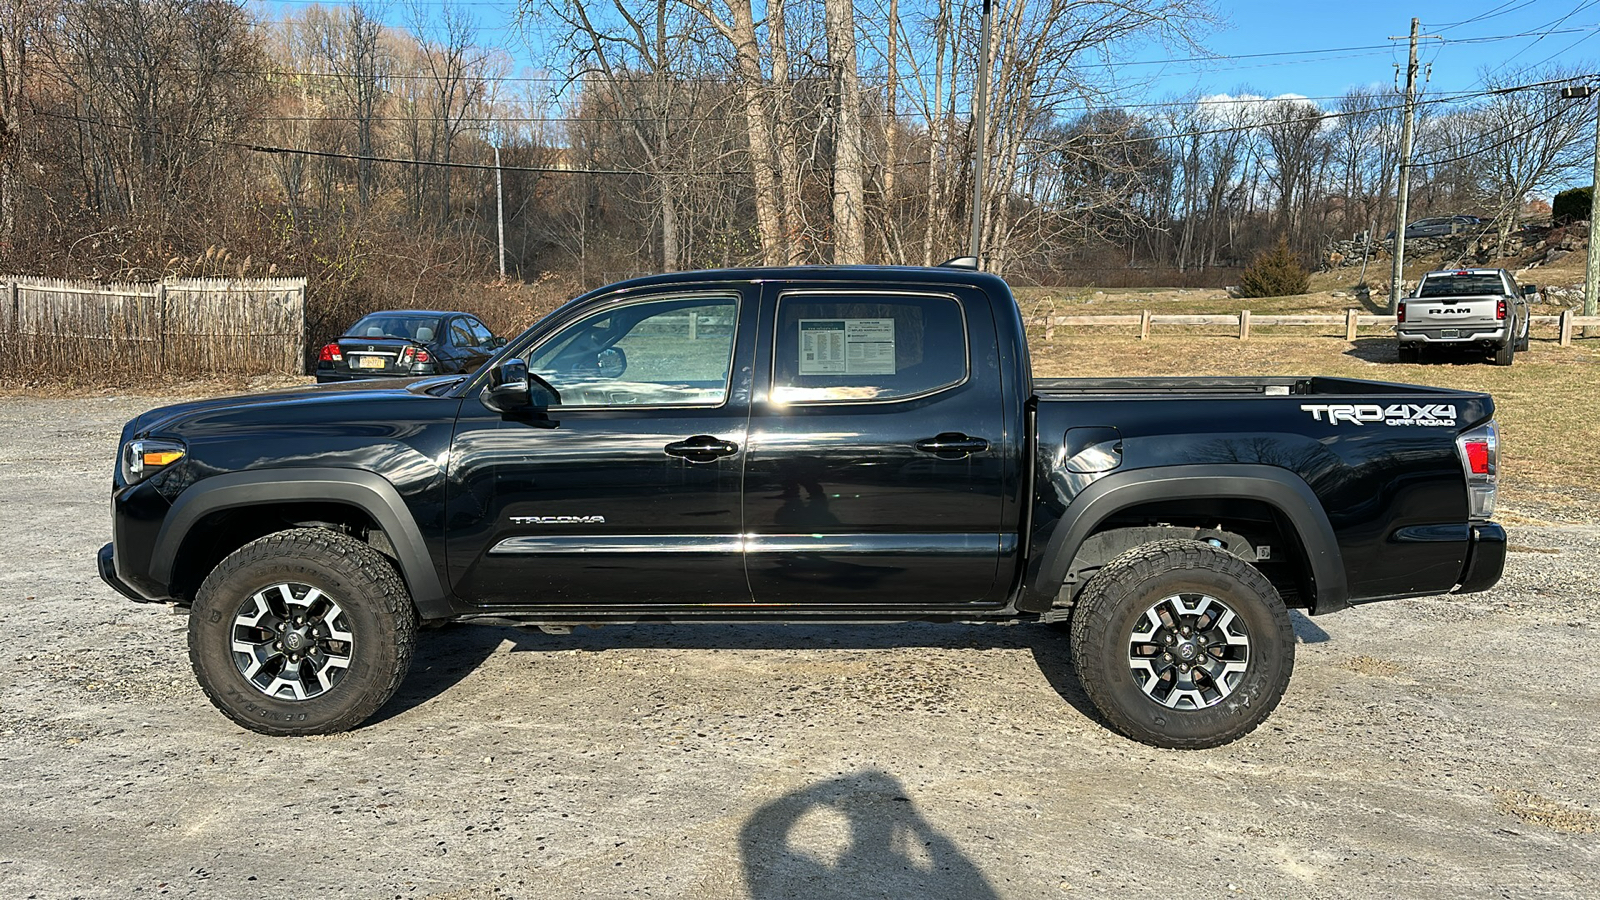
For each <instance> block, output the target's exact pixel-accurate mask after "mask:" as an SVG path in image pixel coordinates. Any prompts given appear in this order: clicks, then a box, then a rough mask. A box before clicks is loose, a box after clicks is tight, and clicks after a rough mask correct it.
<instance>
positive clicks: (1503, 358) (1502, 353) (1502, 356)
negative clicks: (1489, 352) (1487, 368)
mask: <svg viewBox="0 0 1600 900" xmlns="http://www.w3.org/2000/svg"><path fill="white" fill-rule="evenodd" d="M1516 358H1517V339H1516V338H1515V337H1507V338H1506V342H1505V343H1504V344H1501V345H1500V346H1498V347H1496V348H1494V364H1495V365H1497V366H1509V365H1511V363H1512V361H1514V360H1515V359H1516Z"/></svg>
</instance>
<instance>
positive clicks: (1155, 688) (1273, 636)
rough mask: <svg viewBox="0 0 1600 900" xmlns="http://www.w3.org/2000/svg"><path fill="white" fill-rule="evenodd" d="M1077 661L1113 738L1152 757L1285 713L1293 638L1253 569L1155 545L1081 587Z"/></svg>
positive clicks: (1205, 548)
mask: <svg viewBox="0 0 1600 900" xmlns="http://www.w3.org/2000/svg"><path fill="white" fill-rule="evenodd" d="M1072 659H1073V665H1074V666H1076V668H1077V671H1078V679H1079V681H1081V682H1082V683H1083V689H1084V692H1085V693H1087V694H1088V695H1089V699H1090V700H1091V701H1092V702H1093V703H1094V705H1095V708H1097V709H1098V710H1100V713H1101V714H1102V715H1104V716H1105V718H1106V721H1107V723H1109V724H1110V726H1111V727H1112V728H1113V729H1115V730H1116V731H1118V732H1120V733H1122V734H1124V735H1126V736H1128V737H1130V738H1133V739H1134V740H1136V741H1139V742H1141V743H1145V744H1149V745H1151V746H1154V747H1167V748H1176V749H1201V748H1206V747H1218V746H1221V745H1223V744H1226V743H1229V742H1231V741H1235V740H1237V739H1239V738H1241V737H1243V736H1244V735H1246V734H1249V733H1250V732H1251V731H1253V730H1254V729H1255V728H1256V726H1257V725H1260V724H1261V723H1262V721H1264V720H1265V719H1266V718H1267V716H1268V715H1269V714H1270V713H1271V712H1272V710H1273V708H1274V707H1276V706H1277V705H1278V700H1279V699H1280V698H1281V697H1282V696H1283V692H1284V690H1285V689H1286V688H1287V687H1288V685H1289V675H1290V673H1291V672H1292V671H1293V669H1294V629H1293V628H1292V627H1291V626H1290V624H1289V612H1288V610H1287V609H1286V608H1285V607H1284V605H1283V600H1282V598H1280V597H1279V596H1278V591H1277V589H1276V588H1274V587H1273V586H1272V583H1271V582H1270V581H1268V580H1267V579H1266V577H1265V576H1263V575H1262V574H1261V573H1260V572H1259V571H1257V570H1256V568H1255V567H1254V566H1251V565H1250V564H1249V563H1246V562H1245V561H1244V560H1241V559H1239V558H1238V557H1235V556H1232V555H1230V554H1228V553H1226V552H1224V551H1222V550H1220V549H1218V548H1216V547H1212V546H1210V545H1208V544H1203V543H1200V542H1198V541H1182V540H1169V541H1156V542H1154V543H1150V544H1146V545H1144V546H1142V547H1137V548H1135V549H1133V550H1130V551H1128V552H1127V553H1124V554H1123V555H1122V556H1120V557H1118V558H1117V559H1115V560H1113V561H1112V562H1111V563H1110V564H1109V565H1107V566H1106V567H1105V568H1103V569H1101V570H1100V572H1099V573H1098V574H1097V575H1095V577H1094V578H1093V579H1091V580H1090V582H1089V583H1088V584H1087V585H1085V586H1084V589H1083V593H1082V594H1081V595H1080V596H1079V598H1078V601H1077V606H1076V608H1075V609H1074V611H1073V616H1072Z"/></svg>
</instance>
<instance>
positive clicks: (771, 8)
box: [767, 0, 806, 266]
mask: <svg viewBox="0 0 1600 900" xmlns="http://www.w3.org/2000/svg"><path fill="white" fill-rule="evenodd" d="M788 31H789V30H788V27H787V23H786V20H785V18H784V0H771V2H770V3H769V4H768V6H767V37H768V38H769V39H770V40H771V41H772V104H773V108H774V110H775V112H776V115H774V116H773V120H772V121H773V125H774V129H773V130H774V132H775V134H774V138H775V141H776V143H777V151H778V181H779V186H780V189H781V192H782V195H783V243H784V249H785V250H786V259H787V261H788V263H789V264H790V265H792V266H796V265H799V264H801V263H803V262H805V261H806V247H805V241H804V237H805V234H804V231H805V217H804V216H803V215H802V214H801V212H800V147H799V144H798V143H797V142H796V138H795V129H794V122H793V118H792V116H791V110H790V102H791V100H792V98H791V97H790V85H789V39H788Z"/></svg>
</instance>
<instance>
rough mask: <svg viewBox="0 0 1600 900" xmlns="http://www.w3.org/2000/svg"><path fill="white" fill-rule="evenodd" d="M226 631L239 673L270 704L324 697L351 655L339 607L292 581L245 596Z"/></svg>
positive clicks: (351, 640) (341, 675) (346, 626)
mask: <svg viewBox="0 0 1600 900" xmlns="http://www.w3.org/2000/svg"><path fill="white" fill-rule="evenodd" d="M230 632H231V633H230V639H231V646H232V651H233V662H234V665H235V666H236V667H238V669H239V674H240V675H243V676H244V679H245V681H248V682H249V683H250V684H251V686H253V687H254V688H255V689H256V690H258V691H260V692H261V693H262V694H264V695H266V696H268V697H271V698H273V699H274V700H288V701H300V700H310V699H312V698H314V697H319V696H321V695H323V694H325V693H327V692H328V691H330V690H332V689H333V688H334V687H335V686H337V685H338V684H339V682H340V681H342V680H343V679H344V676H345V674H346V673H347V672H348V671H349V669H350V662H351V659H352V655H353V653H354V652H355V635H354V634H353V633H352V632H351V630H350V624H349V622H348V620H347V617H346V615H345V611H344V608H343V607H341V606H340V605H339V603H338V602H337V601H336V600H334V598H332V597H330V596H328V595H327V594H325V593H323V592H322V591H321V590H320V589H318V588H315V587H312V586H311V585H308V584H299V583H296V582H280V583H278V584H274V585H271V586H269V587H266V588H263V589H261V590H259V591H257V592H255V593H254V594H251V595H250V596H248V597H246V598H245V599H244V600H243V601H242V602H241V603H240V604H239V608H238V610H237V611H236V612H235V613H234V617H233V625H232V628H231V629H230Z"/></svg>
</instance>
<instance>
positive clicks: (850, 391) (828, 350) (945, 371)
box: [772, 292, 967, 403]
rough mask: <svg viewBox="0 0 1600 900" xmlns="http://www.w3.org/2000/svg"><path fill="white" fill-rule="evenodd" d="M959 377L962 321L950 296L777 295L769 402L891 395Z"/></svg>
mask: <svg viewBox="0 0 1600 900" xmlns="http://www.w3.org/2000/svg"><path fill="white" fill-rule="evenodd" d="M966 378H967V331H966V322H965V320H964V319H963V318H962V314H961V305H960V304H959V303H958V302H956V299H955V298H954V297H949V296H943V295H928V296H917V295H894V294H891V295H883V294H873V293H871V292H861V293H858V294H839V293H827V294H820V293H819V294H807V293H793V294H786V295H784V296H782V297H780V298H779V300H778V321H777V335H776V337H775V340H774V342H773V372H772V399H773V401H774V402H777V403H830V402H861V401H879V400H895V399H899V398H904V397H911V396H915V395H919V394H926V393H929V392H932V391H936V390H939V389H941V388H946V387H950V386H952V385H955V384H959V383H961V382H962V381H965V380H966Z"/></svg>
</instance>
